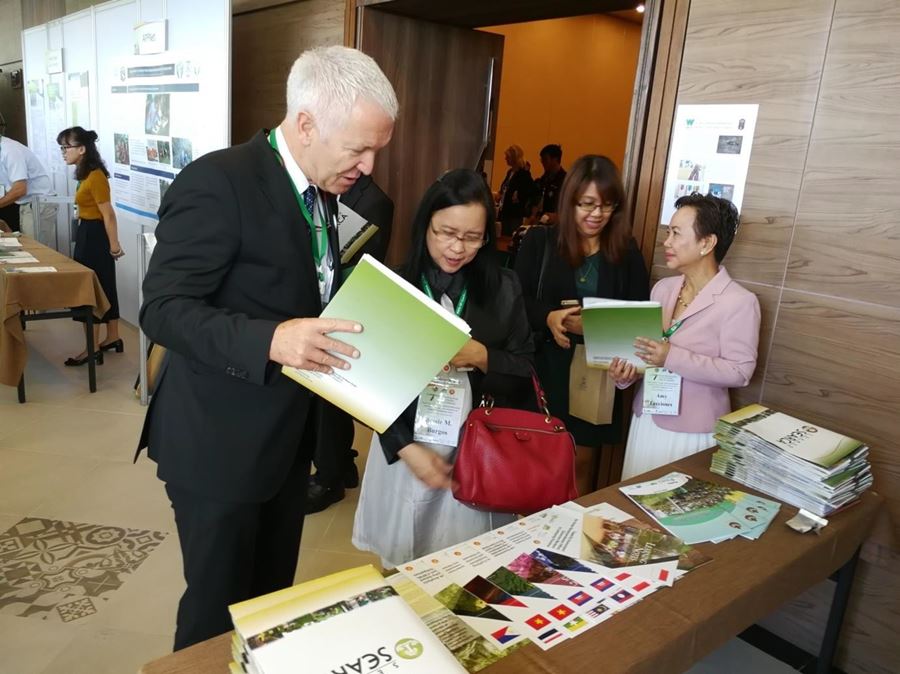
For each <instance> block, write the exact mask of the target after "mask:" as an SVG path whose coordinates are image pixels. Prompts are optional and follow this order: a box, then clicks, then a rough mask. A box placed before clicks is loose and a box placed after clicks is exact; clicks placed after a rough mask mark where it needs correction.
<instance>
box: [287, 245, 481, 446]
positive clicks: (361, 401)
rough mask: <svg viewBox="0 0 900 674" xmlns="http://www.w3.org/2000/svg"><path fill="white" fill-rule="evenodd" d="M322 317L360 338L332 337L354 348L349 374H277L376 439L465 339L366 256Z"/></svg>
mask: <svg viewBox="0 0 900 674" xmlns="http://www.w3.org/2000/svg"><path fill="white" fill-rule="evenodd" d="M322 318H343V319H346V320H351V321H357V322H359V323H360V324H361V325H362V326H363V330H362V332H360V333H350V332H337V333H333V335H332V336H333V337H334V338H335V339H338V340H340V341H342V342H345V343H347V344H350V345H351V346H355V347H356V348H357V349H358V350H359V353H360V357H359V358H357V359H352V358H351V359H347V360H348V361H349V362H350V369H349V370H335V371H334V372H333V373H332V374H323V373H321V372H311V371H309V370H297V369H295V368H291V367H283V368H282V372H284V374H286V375H287V376H288V377H290V378H291V379H294V380H295V381H297V382H299V383H300V384H302V385H303V386H305V387H306V388H308V389H310V390H311V391H313V392H314V393H317V394H318V395H320V396H322V397H323V398H325V399H326V400H328V401H330V402H331V403H333V404H334V405H336V406H337V407H340V408H341V409H342V410H344V411H345V412H348V413H349V414H351V415H352V416H354V417H356V418H357V419H359V421H361V422H362V423H364V424H366V425H367V426H370V427H371V428H373V429H374V430H375V431H376V432H378V433H383V432H384V431H385V430H386V429H387V427H388V426H390V425H391V424H392V423H393V422H394V420H395V419H397V417H399V416H400V414H402V413H403V410H405V409H406V408H407V407H408V406H409V404H410V403H411V402H412V401H413V400H415V398H416V396H418V395H419V393H421V392H422V389H424V388H425V386H426V385H427V384H428V382H429V381H431V378H432V377H434V375H435V374H437V373H438V372H440V371H441V369H442V368H443V367H444V365H446V364H447V363H448V362H449V361H450V359H451V358H453V356H455V355H456V353H457V352H458V351H459V350H460V349H461V348H462V346H463V345H464V344H465V343H466V342H467V341H469V332H470V328H469V326H468V324H467V323H466V322H465V321H464V320H462V319H461V318H459V317H457V316H456V315H455V314H453V313H452V312H450V311H447V310H446V309H445V308H444V307H442V306H441V305H440V304H438V303H437V302H434V301H432V300H430V299H429V298H428V297H427V296H426V295H425V294H424V293H422V292H421V291H419V289H418V288H416V287H415V286H413V285H412V284H411V283H409V282H408V281H406V280H405V279H402V278H400V276H398V275H397V274H395V273H394V272H392V271H391V270H390V269H388V268H387V267H386V266H384V265H383V264H381V263H380V262H378V261H377V260H376V259H375V258H373V257H372V256H371V255H364V256H363V258H362V260H361V261H360V263H359V264H358V265H357V266H356V268H355V269H354V271H353V274H351V275H350V277H349V278H348V279H347V281H346V282H345V283H344V285H342V286H341V288H340V290H339V291H338V293H337V294H336V295H335V296H334V299H332V300H331V302H329V303H328V306H327V307H326V308H325V311H323V312H322Z"/></svg>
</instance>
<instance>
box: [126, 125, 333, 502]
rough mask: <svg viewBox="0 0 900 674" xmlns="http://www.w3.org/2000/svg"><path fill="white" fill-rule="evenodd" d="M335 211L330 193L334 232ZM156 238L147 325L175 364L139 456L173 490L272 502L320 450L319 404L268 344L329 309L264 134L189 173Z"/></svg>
mask: <svg viewBox="0 0 900 674" xmlns="http://www.w3.org/2000/svg"><path fill="white" fill-rule="evenodd" d="M336 205H337V204H336V201H335V199H334V197H333V196H330V195H325V206H326V211H327V213H328V216H329V217H328V220H329V221H330V222H331V223H333V222H334V218H335V216H336ZM329 229H330V237H329V241H330V245H331V250H332V251H333V255H336V251H337V235H336V232H335V231H334V227H333V226H332V227H330V228H329ZM156 240H157V244H156V249H155V250H154V253H153V256H152V258H151V260H150V268H149V271H148V273H147V276H146V278H145V280H144V286H143V290H144V303H143V306H142V307H141V313H140V319H141V327H142V328H143V330H144V332H146V333H147V335H148V336H149V337H150V339H152V340H153V341H154V342H156V343H158V344H162V345H163V346H165V347H167V349H168V357H167V362H166V364H165V366H164V368H163V370H162V371H161V372H160V374H159V379H158V383H157V388H156V393H155V395H154V396H153V399H152V401H151V403H150V407H149V409H148V411H147V417H146V420H145V422H144V429H143V433H142V436H141V440H140V444H139V450H138V451H140V449H142V448H143V447H149V450H148V454H149V456H150V458H152V459H154V460H155V461H156V462H157V464H158V466H159V467H158V475H159V477H160V478H161V479H162V480H164V481H166V482H171V483H172V484H174V485H176V486H179V487H182V488H185V489H190V490H193V491H195V492H198V493H201V494H204V495H206V496H209V497H214V498H218V499H224V500H232V501H239V502H254V501H261V500H266V499H268V498H270V497H271V496H272V495H274V494H275V493H276V491H277V490H278V488H279V487H280V486H281V484H282V482H283V480H284V477H285V476H286V475H287V474H288V472H289V469H290V467H291V465H292V463H293V462H294V460H295V459H296V458H297V456H298V452H310V453H311V450H312V446H311V443H312V440H313V438H312V437H309V438H307V439H306V440H303V437H304V434H305V432H306V426H307V423H306V421H307V415H308V412H309V407H310V403H311V400H312V399H313V395H312V393H310V392H309V391H308V390H307V389H305V388H303V387H302V386H300V385H298V384H297V383H295V382H293V381H291V380H290V379H288V378H287V377H285V376H283V375H282V374H281V373H280V369H281V368H280V366H278V365H277V364H275V363H273V362H271V361H270V360H269V357H268V354H269V346H270V344H271V341H272V335H273V333H274V332H275V327H276V326H277V325H278V324H279V323H281V322H282V321H285V320H287V319H290V318H302V317H315V316H318V315H319V313H320V312H321V310H322V302H321V299H320V297H319V289H318V283H317V280H316V270H315V263H314V262H313V257H312V250H311V244H310V234H309V229H308V226H307V224H306V222H305V220H304V218H303V214H302V212H301V210H300V207H299V205H298V204H297V200H296V198H295V196H294V193H293V190H292V187H291V182H290V178H289V177H288V174H287V171H285V169H284V168H283V167H282V165H281V164H280V162H279V159H278V158H277V156H276V154H275V153H274V152H273V150H272V148H271V147H270V146H269V144H268V141H267V139H266V135H265V133H264V132H260V133H258V134H257V135H256V136H255V137H254V138H253V139H252V140H251V141H249V142H248V143H244V144H242V145H237V146H234V147H232V148H229V149H226V150H221V151H218V152H213V153H211V154H208V155H205V156H203V157H200V158H199V159H197V160H196V161H194V162H192V163H190V164H189V165H188V166H187V167H185V169H184V170H183V171H182V172H181V173H180V174H179V176H178V177H177V178H176V180H175V181H174V182H173V183H172V186H171V187H170V188H169V189H168V191H167V192H166V195H165V197H164V198H163V202H162V205H161V206H160V209H159V225H158V227H157V229H156ZM339 283H340V273H336V274H335V283H334V286H335V287H334V290H336V289H337V286H338V285H339Z"/></svg>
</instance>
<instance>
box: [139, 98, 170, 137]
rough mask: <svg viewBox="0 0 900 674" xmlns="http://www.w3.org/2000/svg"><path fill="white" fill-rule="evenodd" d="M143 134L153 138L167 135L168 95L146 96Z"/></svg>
mask: <svg viewBox="0 0 900 674" xmlns="http://www.w3.org/2000/svg"><path fill="white" fill-rule="evenodd" d="M144 132H145V133H148V134H151V135H153V136H168V135H169V94H147V105H146V112H145V114H144Z"/></svg>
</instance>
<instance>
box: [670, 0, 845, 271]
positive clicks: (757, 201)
mask: <svg viewBox="0 0 900 674" xmlns="http://www.w3.org/2000/svg"><path fill="white" fill-rule="evenodd" d="M832 6H833V2H832V1H830V0H829V1H823V0H801V1H798V2H791V3H786V2H783V0H754V2H745V1H744V0H692V2H691V11H690V20H689V23H688V33H687V38H686V40H685V46H684V60H683V62H682V67H681V81H680V84H679V87H678V103H679V104H685V103H759V106H760V112H759V119H758V120H757V124H756V136H755V137H754V140H753V154H752V158H751V164H750V173H749V176H748V182H747V189H746V195H745V198H744V203H743V207H742V211H743V212H742V219H741V220H742V223H743V226H742V228H741V232H740V236H739V238H738V240H737V241H736V242H735V245H734V247H733V248H732V250H731V252H730V253H729V254H728V269H729V272H730V273H731V274H732V276H734V277H735V278H739V279H744V280H748V281H755V282H758V283H769V284H780V283H781V281H782V278H783V276H784V268H785V263H786V260H787V250H788V243H789V241H790V238H791V231H792V228H793V222H794V215H795V212H796V206H797V197H798V194H799V191H800V182H801V178H802V175H803V163H804V157H805V154H806V147H807V144H808V142H809V136H810V131H811V128H812V120H813V114H814V110H815V105H816V93H817V90H818V86H819V79H820V76H821V70H822V62H823V60H824V54H825V45H826V43H827V41H828V30H829V24H830V22H831V13H832Z"/></svg>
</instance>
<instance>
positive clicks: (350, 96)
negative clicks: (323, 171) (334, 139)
mask: <svg viewBox="0 0 900 674" xmlns="http://www.w3.org/2000/svg"><path fill="white" fill-rule="evenodd" d="M359 98H367V99H368V100H369V101H371V102H372V103H374V104H376V105H378V106H379V107H380V108H381V109H382V110H384V112H385V113H386V114H387V115H388V117H390V118H391V119H392V120H396V119H397V112H398V110H399V107H400V106H399V105H398V103H397V95H396V94H395V93H394V87H393V86H391V83H390V81H389V80H388V78H387V77H386V76H385V74H384V73H383V72H382V71H381V68H379V67H378V64H377V63H375V60H374V59H373V58H372V57H371V56H368V55H366V54H363V53H362V52H361V51H359V50H357V49H350V48H349V47H341V46H332V47H317V48H315V49H310V50H308V51H305V52H303V53H302V54H300V57H299V58H298V59H297V60H296V61H294V65H293V67H292V68H291V74H290V75H289V76H288V81H287V112H288V117H290V118H296V117H297V115H298V114H300V113H301V112H307V113H309V114H310V115H312V117H313V119H314V120H315V122H316V126H317V127H318V128H319V132H320V133H321V134H323V135H327V134H328V133H330V132H331V131H333V130H334V129H338V128H341V127H342V126H343V125H344V123H345V122H346V121H347V119H348V118H349V117H350V111H351V110H352V108H353V105H354V103H356V101H357V99H359Z"/></svg>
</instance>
